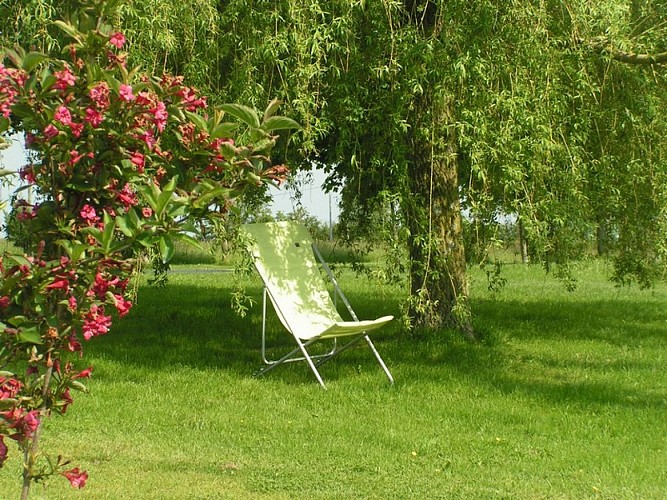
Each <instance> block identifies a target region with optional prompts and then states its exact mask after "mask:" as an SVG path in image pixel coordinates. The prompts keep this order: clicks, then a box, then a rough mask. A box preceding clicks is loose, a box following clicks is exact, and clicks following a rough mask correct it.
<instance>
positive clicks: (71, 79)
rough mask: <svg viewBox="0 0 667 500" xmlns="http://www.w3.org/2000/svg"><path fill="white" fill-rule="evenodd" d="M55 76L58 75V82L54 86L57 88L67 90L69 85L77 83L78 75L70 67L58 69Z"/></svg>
mask: <svg viewBox="0 0 667 500" xmlns="http://www.w3.org/2000/svg"><path fill="white" fill-rule="evenodd" d="M54 76H55V77H56V83H55V84H54V85H53V88H54V89H56V90H67V88H68V87H72V86H73V85H74V83H76V77H75V76H74V75H73V74H72V72H71V71H70V70H69V68H65V69H63V70H62V71H56V72H55V74H54Z"/></svg>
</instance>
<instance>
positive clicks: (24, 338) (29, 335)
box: [18, 327, 42, 344]
mask: <svg viewBox="0 0 667 500" xmlns="http://www.w3.org/2000/svg"><path fill="white" fill-rule="evenodd" d="M18 338H19V340H21V342H26V343H28V344H41V343H42V337H41V336H40V334H39V330H37V328H36V327H31V328H26V329H24V330H20V331H19V333H18Z"/></svg>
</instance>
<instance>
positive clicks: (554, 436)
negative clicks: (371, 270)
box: [0, 262, 667, 499]
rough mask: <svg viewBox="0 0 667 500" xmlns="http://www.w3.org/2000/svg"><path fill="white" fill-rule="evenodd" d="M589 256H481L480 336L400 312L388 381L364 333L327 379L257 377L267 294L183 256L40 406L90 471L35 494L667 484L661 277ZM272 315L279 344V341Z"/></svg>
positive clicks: (652, 489) (435, 491) (666, 310)
mask: <svg viewBox="0 0 667 500" xmlns="http://www.w3.org/2000/svg"><path fill="white" fill-rule="evenodd" d="M179 269H184V271H183V272H179ZM186 271H187V272H186ZM581 272H582V280H581V282H580V286H579V289H578V291H576V292H574V293H568V292H566V291H565V290H564V289H563V287H562V286H561V285H559V284H558V283H557V282H555V281H553V280H552V279H551V278H549V277H545V276H544V274H543V272H542V271H541V270H540V269H539V268H536V267H526V266H521V265H512V266H506V269H505V273H506V276H507V278H508V284H507V286H506V289H505V290H504V292H502V293H501V294H500V295H494V294H492V293H491V292H488V291H487V290H486V289H485V282H484V276H483V273H481V272H480V271H477V270H475V271H473V287H474V295H473V307H474V310H475V313H476V320H475V321H476V327H477V329H478V330H479V331H480V332H482V333H483V334H484V340H483V341H482V342H480V343H478V344H471V343H468V342H466V341H465V340H463V339H462V338H461V337H460V336H458V335H457V334H455V333H453V332H440V333H439V334H437V335H436V334H432V335H427V336H424V337H422V338H419V339H418V340H411V338H410V336H409V335H407V334H406V333H405V332H402V331H401V330H400V326H399V323H398V322H395V324H393V325H392V326H391V327H390V328H387V330H386V331H384V332H381V334H380V335H378V341H377V346H378V349H379V350H380V351H381V353H382V355H383V357H384V358H385V359H386V361H387V364H388V365H389V367H390V369H391V370H392V372H393V374H394V376H395V378H396V381H397V382H396V385H395V386H393V387H392V386H390V385H388V384H387V382H386V378H385V377H384V375H383V373H382V372H381V370H380V369H379V367H378V366H377V364H376V363H375V361H374V359H373V358H372V356H370V355H369V352H368V351H367V350H366V349H362V348H359V349H353V350H351V351H349V352H347V353H345V354H343V355H341V356H340V357H339V358H338V359H337V360H336V361H334V362H332V363H330V364H327V365H325V366H324V367H323V368H322V375H323V377H324V379H325V381H326V382H327V385H328V387H329V390H328V391H323V390H321V388H320V387H319V386H318V385H317V383H316V382H315V380H314V378H313V377H312V374H311V373H310V372H309V370H308V369H307V367H306V366H305V365H303V364H293V365H291V366H288V367H284V368H280V369H277V370H276V371H275V372H273V373H271V374H270V375H268V376H266V377H265V378H262V379H254V378H252V373H253V372H254V370H255V369H256V368H257V367H258V366H259V365H258V364H259V331H260V330H259V329H260V319H261V318H260V316H261V311H260V308H259V307H255V308H254V309H253V310H251V312H250V314H249V315H248V317H246V318H239V317H237V316H235V315H234V314H233V313H232V312H231V311H230V308H229V303H230V292H231V286H232V276H231V274H230V273H227V272H221V271H220V270H219V269H218V270H217V272H216V269H213V270H211V269H209V270H207V271H205V272H196V271H192V270H191V269H188V270H185V268H178V269H176V272H175V273H174V274H173V275H172V277H171V280H170V283H169V285H168V286H167V287H166V288H164V289H154V288H148V287H142V288H141V290H140V295H139V303H138V305H137V306H136V309H135V310H133V311H132V314H130V315H129V316H128V317H127V318H125V319H123V320H122V321H119V322H117V324H116V325H115V326H116V328H115V330H114V332H113V333H112V334H111V335H108V336H106V337H101V338H99V339H96V340H95V341H94V342H91V343H89V344H88V351H87V352H88V354H87V357H86V359H85V362H86V363H91V364H93V365H94V366H95V371H94V378H93V380H92V382H91V383H90V388H91V393H90V394H89V395H82V396H79V397H78V398H77V399H76V401H75V404H74V405H73V406H72V407H71V409H70V410H69V412H68V414H67V415H66V416H65V417H64V418H59V417H54V418H53V419H51V421H50V422H49V423H48V426H47V427H46V432H45V441H44V448H45V449H48V450H52V451H53V452H54V453H56V454H57V453H59V452H60V453H63V454H65V455H66V456H68V457H72V458H73V459H74V462H75V463H76V464H80V465H81V466H82V467H83V468H84V469H86V470H88V471H89V473H90V476H91V477H90V480H89V483H88V485H87V486H86V489H85V490H82V491H75V490H72V489H71V488H69V486H68V485H67V484H66V481H64V480H62V481H58V480H53V481H52V482H51V484H50V485H49V488H48V490H46V491H45V492H44V493H43V494H42V498H48V499H70V498H94V499H97V498H99V499H125V498H127V499H143V498H148V499H152V498H155V499H162V498H164V499H171V498H174V499H175V498H216V499H217V498H230V499H231V498H235V499H237V498H258V499H264V498H266V499H288V498H290V499H291V498H304V499H306V498H307V499H313V498H315V499H317V498H321V499H324V498H396V499H399V498H400V499H403V498H522V499H523V498H525V499H534V498H568V499H569V498H572V499H579V498H613V499H625V498H627V499H630V498H648V499H651V498H655V499H658V498H664V492H665V491H666V490H667V420H666V419H665V418H664V417H665V413H666V411H667V374H666V372H665V369H664V367H665V362H666V361H667V349H666V348H667V338H666V336H667V334H666V332H667V307H666V305H667V286H665V284H660V285H659V286H658V287H656V289H654V290H652V291H648V292H641V291H639V290H636V289H633V288H629V289H628V288H625V289H617V288H615V287H614V286H613V285H611V284H609V283H608V282H606V281H605V279H604V275H605V269H604V266H603V265H602V264H599V263H595V262H593V263H589V264H587V265H586V266H585V267H584V268H582V270H581ZM340 280H341V282H342V285H343V288H344V289H345V290H346V291H349V293H348V295H349V298H350V300H351V301H352V303H353V304H354V305H355V306H356V309H357V310H358V313H359V314H360V316H362V317H371V316H372V317H375V316H377V314H378V313H380V312H381V313H382V314H384V313H386V314H398V302H399V300H400V291H399V290H396V289H394V288H391V287H386V288H383V289H381V290H379V289H378V288H377V287H376V286H375V285H372V284H370V283H368V282H367V281H366V280H364V279H362V278H356V277H355V276H354V275H353V274H352V273H350V272H342V275H341V278H340ZM248 285H249V290H250V291H251V292H252V293H253V294H255V296H256V297H257V298H259V294H260V286H259V283H258V282H257V281H255V280H252V281H249V282H248ZM270 328H271V330H272V331H274V332H276V335H275V336H273V337H272V338H271V339H270V340H271V345H272V346H273V348H274V349H275V350H276V351H279V350H280V349H282V348H285V347H288V346H289V345H290V343H289V338H287V336H286V335H283V334H282V332H281V331H280V328H279V324H278V322H277V320H276V319H275V317H272V318H271V322H270ZM79 363H80V362H79ZM18 468H19V460H18V457H17V456H16V454H15V452H14V453H13V454H12V456H11V458H10V460H9V461H8V462H7V465H6V467H5V468H4V469H2V470H1V471H0V492H2V495H0V497H2V498H16V497H18V486H19V482H18V480H17V475H18V472H19V471H18ZM35 492H36V493H38V494H36V495H35V498H40V490H39V489H36V490H35Z"/></svg>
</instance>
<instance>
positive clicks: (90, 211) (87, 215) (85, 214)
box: [79, 204, 100, 224]
mask: <svg viewBox="0 0 667 500" xmlns="http://www.w3.org/2000/svg"><path fill="white" fill-rule="evenodd" d="M79 215H80V216H81V218H82V219H83V220H85V221H86V222H88V223H89V224H95V223H96V222H99V220H100V218H99V217H98V216H97V212H95V209H94V208H93V207H91V206H90V205H88V204H85V205H84V206H83V208H82V209H81V211H80V212H79Z"/></svg>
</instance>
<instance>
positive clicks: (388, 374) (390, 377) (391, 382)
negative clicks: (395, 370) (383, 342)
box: [315, 335, 394, 385]
mask: <svg viewBox="0 0 667 500" xmlns="http://www.w3.org/2000/svg"><path fill="white" fill-rule="evenodd" d="M361 339H364V340H366V342H367V343H368V346H369V347H370V348H371V351H373V354H374V355H375V359H377V361H378V363H380V367H381V368H382V370H383V371H384V373H385V375H387V378H388V379H389V383H390V384H392V385H393V383H394V377H393V376H392V375H391V372H390V371H389V368H387V365H386V364H385V362H384V360H383V359H382V356H380V353H379V352H378V350H377V349H376V348H375V344H373V341H372V340H371V338H370V337H369V336H368V335H362V336H360V337H356V338H355V339H353V340H351V341H350V342H348V343H347V344H344V345H343V346H341V347H339V348H338V349H337V350H336V352H333V353H331V354H329V355H328V356H326V357H324V358H322V359H320V360H318V361H317V363H315V366H320V365H322V364H324V363H326V362H327V361H329V360H330V359H331V358H333V357H334V356H337V355H338V354H340V353H341V352H343V351H346V350H347V349H349V348H350V347H352V346H354V345H355V344H357V343H358V342H359V341H360V340H361Z"/></svg>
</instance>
